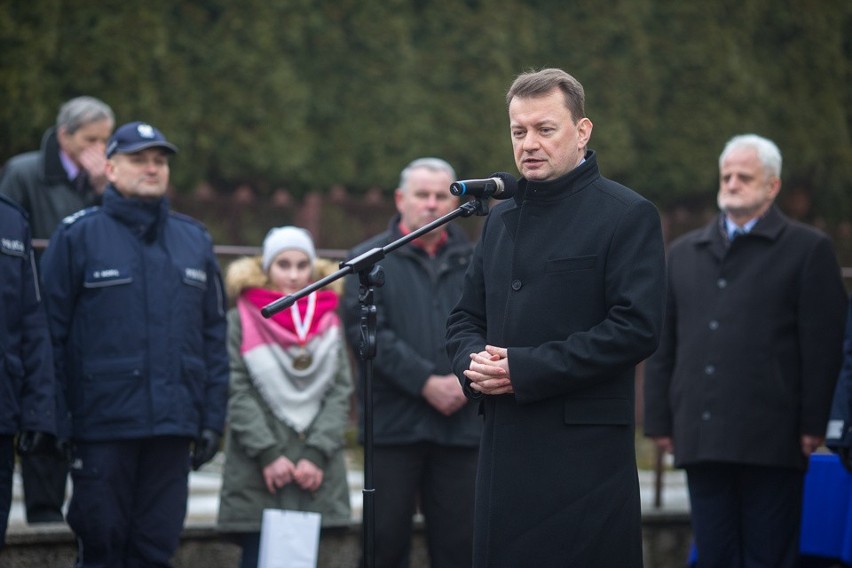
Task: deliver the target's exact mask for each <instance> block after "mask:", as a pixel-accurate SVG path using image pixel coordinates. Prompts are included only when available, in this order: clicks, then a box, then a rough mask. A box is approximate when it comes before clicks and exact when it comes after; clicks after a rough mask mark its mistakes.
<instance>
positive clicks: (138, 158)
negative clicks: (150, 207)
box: [106, 147, 169, 199]
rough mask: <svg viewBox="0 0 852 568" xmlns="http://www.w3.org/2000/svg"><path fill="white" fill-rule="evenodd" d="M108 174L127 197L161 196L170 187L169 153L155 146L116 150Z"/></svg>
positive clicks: (120, 191) (148, 197)
mask: <svg viewBox="0 0 852 568" xmlns="http://www.w3.org/2000/svg"><path fill="white" fill-rule="evenodd" d="M106 175H107V179H108V180H109V181H110V183H112V185H114V186H115V189H117V190H118V192H119V193H121V194H122V195H123V196H124V197H138V198H140V199H157V198H159V197H162V196H163V195H165V193H166V190H167V189H168V187H169V153H168V152H167V151H166V150H164V149H163V148H156V147H155V148H146V149H145V150H140V151H138V152H134V153H133V154H114V155H113V156H112V157H111V158H110V159H109V160H107V165H106Z"/></svg>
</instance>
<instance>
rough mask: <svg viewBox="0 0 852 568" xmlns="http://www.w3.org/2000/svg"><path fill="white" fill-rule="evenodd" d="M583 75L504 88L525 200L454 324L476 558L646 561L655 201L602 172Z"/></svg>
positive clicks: (451, 346) (497, 231) (496, 226)
mask: <svg viewBox="0 0 852 568" xmlns="http://www.w3.org/2000/svg"><path fill="white" fill-rule="evenodd" d="M583 99H584V95H583V88H582V85H580V83H579V82H578V81H577V80H576V79H574V78H573V77H571V76H570V75H568V74H567V73H565V72H564V71H561V70H559V69H544V70H542V71H538V72H532V73H525V74H522V75H520V76H519V77H518V78H517V79H516V81H515V83H514V84H513V85H512V87H511V88H510V90H509V92H508V94H507V101H508V105H509V119H510V128H511V137H512V144H513V148H514V155H515V161H516V164H517V166H518V169H519V171H520V172H521V174H522V175H523V177H522V179H521V180H520V181H519V184H518V191H517V194H516V195H515V196H514V198H513V199H510V200H507V201H505V202H503V203H500V204H499V205H497V206H495V207H494V208H493V210H492V212H491V214H490V216H489V217H488V219H487V221H486V224H485V227H484V229H483V234H482V238H481V239H480V242H479V244H478V245H477V247H476V249H475V252H474V257H473V260H472V263H471V265H470V267H469V269H468V271H467V275H466V280H465V287H464V292H463V295H462V298H461V299H460V301H459V303H458V305H457V306H456V308H455V309H454V310H453V312H452V313H451V315H450V317H449V320H448V330H447V336H448V352H449V354H450V357H451V358H452V361H453V367H454V370H455V372H456V374H457V375H458V376H459V377H460V378H461V379H462V383H463V387H464V390H465V392H466V393H467V395H468V396H469V397H470V398H472V399H474V400H476V401H478V402H479V404H480V412H481V414H482V415H483V417H484V428H483V435H482V440H481V444H480V463H479V469H478V475H477V486H476V513H475V514H476V524H475V537H474V538H475V543H474V566H477V567H481V566H495V567H497V566H505V567H513V568H514V567H518V566H536V567H560V568H564V567H568V566H576V567H595V568H606V567H612V568H616V567H617V568H633V567H640V566H642V543H641V528H640V527H641V524H640V501H639V484H638V481H637V473H636V460H635V451H634V434H633V415H634V386H633V385H634V366H635V365H636V364H637V363H638V362H640V361H641V360H643V359H644V358H645V357H647V356H648V355H650V354H651V353H652V352H653V351H654V349H655V348H656V346H657V342H658V339H659V333H660V328H661V326H662V312H663V306H664V298H665V291H664V289H665V259H664V251H663V241H662V236H661V230H660V221H659V216H658V214H657V210H656V209H655V207H654V206H653V205H652V204H651V203H650V202H648V201H647V200H645V199H643V198H642V197H641V196H639V195H638V194H636V193H635V192H633V191H631V190H630V189H628V188H626V187H624V186H622V185H619V184H617V183H615V182H613V181H610V180H607V179H605V178H603V177H602V176H601V175H600V173H599V171H598V163H597V156H596V154H595V153H594V152H593V151H591V150H587V144H588V141H589V137H590V135H591V131H592V123H591V121H590V120H589V119H588V118H587V117H586V116H585V113H584V109H583Z"/></svg>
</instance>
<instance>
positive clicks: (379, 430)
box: [344, 158, 480, 568]
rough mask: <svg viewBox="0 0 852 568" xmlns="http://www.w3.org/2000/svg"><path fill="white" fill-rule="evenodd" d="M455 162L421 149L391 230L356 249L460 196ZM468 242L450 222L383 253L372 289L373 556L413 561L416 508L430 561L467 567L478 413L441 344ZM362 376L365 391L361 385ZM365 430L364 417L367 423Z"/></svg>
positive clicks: (352, 301) (432, 216)
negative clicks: (379, 280) (379, 282)
mask: <svg viewBox="0 0 852 568" xmlns="http://www.w3.org/2000/svg"><path fill="white" fill-rule="evenodd" d="M454 181H455V172H454V170H453V168H452V167H451V166H450V165H449V164H448V163H447V162H445V161H444V160H440V159H437V158H421V159H419V160H415V161H413V162H411V163H410V164H409V165H408V166H407V167H406V168H405V169H404V170H403V171H402V175H401V179H400V183H399V188H398V189H397V190H396V193H395V199H396V207H397V210H398V211H399V214H398V215H396V216H395V217H394V218H393V219H392V220H391V222H390V226H389V228H388V230H387V231H385V232H384V233H382V234H380V235H378V236H377V237H374V238H372V239H370V240H368V241H366V242H365V243H362V244H361V245H359V246H357V247H355V248H354V249H353V250H352V251H351V257H355V256H358V255H359V254H362V253H364V252H366V251H368V250H370V249H373V248H375V247H382V246H384V245H387V244H388V243H390V242H393V241H395V240H396V239H399V238H401V237H402V236H403V235H405V234H408V233H410V232H412V231H415V230H417V229H420V228H421V227H423V226H424V225H427V224H428V223H430V222H432V221H434V220H436V219H438V218H439V217H441V216H443V215H446V214H447V213H449V212H450V211H452V210H453V209H454V208H455V207H456V206H457V199H456V198H455V197H453V196H452V195H451V194H450V192H449V187H450V184H451V183H452V182H454ZM470 254H471V245H470V243H469V241H468V239H467V237H466V236H465V235H464V233H463V232H462V230H461V229H460V228H458V227H456V226H454V225H452V224H450V225H445V226H444V227H443V228H442V229H438V230H435V231H432V232H430V233H427V234H425V235H423V236H422V237H420V238H418V239H416V240H414V241H412V242H411V243H409V244H407V245H405V246H404V247H402V248H400V249H398V250H396V251H395V252H394V253H393V254H390V255H388V256H387V257H386V258H384V259H382V261H381V263H380V265H381V266H382V268H383V269H384V272H385V285H384V286H383V287H380V288H377V289H376V294H375V301H376V306H377V313H378V338H377V348H378V352H377V355H376V358H375V364H374V369H375V373H374V381H373V409H374V415H375V419H374V441H375V447H374V461H373V464H374V469H375V476H374V481H375V487H376V493H375V501H374V504H375V519H376V535H375V561H376V562H375V564H376V566H377V567H380V568H381V567H389V568H390V567H392V568H398V567H400V566H406V565H407V562H408V560H407V558H408V553H409V550H410V544H411V530H412V517H413V515H414V512H415V505H416V503H419V505H420V510H421V511H422V513H423V515H424V517H425V520H426V529H427V533H428V537H427V541H428V545H429V555H430V557H431V563H432V566H435V567H459V568H462V567H464V568H469V567H470V564H471V555H472V533H473V497H474V482H475V474H476V459H477V446H478V444H479V431H480V424H479V419H478V417H477V416H476V408H475V406H474V405H472V404H467V403H466V399H465V396H464V394H463V393H462V390H461V387H460V386H459V383H458V380H457V379H456V377H455V376H454V375H453V374H452V371H451V368H450V361H449V359H448V358H447V354H446V350H445V347H444V330H445V323H446V319H447V315H448V314H449V313H450V310H451V309H452V307H453V305H455V303H456V301H457V300H458V298H459V294H460V293H461V288H462V281H463V278H464V272H465V269H466V268H467V265H468V262H469V260H470ZM358 287H359V282H358V277H357V276H354V275H353V276H350V277H348V278H347V281H346V293H345V295H344V312H345V324H346V328H347V336H348V339H349V341H350V344H351V345H352V347H354V348H357V346H358V343H359V340H360V327H359V321H360V307H359V302H358ZM363 380H364V378H363V377H361V384H360V386H361V391H363ZM361 434H362V439H363V425H362V433H361Z"/></svg>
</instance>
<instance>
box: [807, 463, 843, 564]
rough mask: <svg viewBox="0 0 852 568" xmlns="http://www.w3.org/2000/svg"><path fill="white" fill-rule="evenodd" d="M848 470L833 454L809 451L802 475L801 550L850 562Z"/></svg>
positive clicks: (809, 553) (808, 553)
mask: <svg viewBox="0 0 852 568" xmlns="http://www.w3.org/2000/svg"><path fill="white" fill-rule="evenodd" d="M850 504H852V473H849V472H848V471H846V469H844V467H843V466H842V465H840V460H839V459H838V457H837V455H835V454H812V455H811V463H810V467H809V468H808V473H807V475H805V497H804V503H803V507H802V537H801V543H800V550H801V552H802V554H807V555H812V556H824V557H828V558H837V559H840V560H842V561H843V562H844V563H846V564H852V507H850Z"/></svg>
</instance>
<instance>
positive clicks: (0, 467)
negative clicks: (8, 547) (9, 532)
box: [0, 436, 15, 550]
mask: <svg viewBox="0 0 852 568" xmlns="http://www.w3.org/2000/svg"><path fill="white" fill-rule="evenodd" d="M14 440H15V438H14V437H13V436H0V550H3V545H5V544H6V527H8V526H9V509H10V508H11V507H12V473H13V472H14V470H15V447H14V444H15V442H14Z"/></svg>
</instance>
